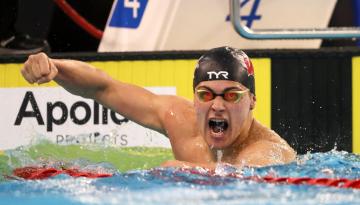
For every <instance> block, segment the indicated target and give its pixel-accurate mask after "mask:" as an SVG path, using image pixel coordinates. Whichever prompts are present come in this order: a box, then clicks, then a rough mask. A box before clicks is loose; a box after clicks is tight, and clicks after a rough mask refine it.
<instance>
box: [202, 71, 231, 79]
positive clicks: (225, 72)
mask: <svg viewBox="0 0 360 205" xmlns="http://www.w3.org/2000/svg"><path fill="white" fill-rule="evenodd" d="M207 74H208V75H209V80H212V77H213V75H215V78H216V79H219V77H220V75H221V76H222V77H223V78H225V79H228V75H229V73H228V72H227V71H219V72H216V71H209V72H207Z"/></svg>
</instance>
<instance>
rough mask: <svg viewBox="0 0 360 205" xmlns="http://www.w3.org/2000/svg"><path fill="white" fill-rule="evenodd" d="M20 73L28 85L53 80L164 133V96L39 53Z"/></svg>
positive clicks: (89, 68)
mask: <svg viewBox="0 0 360 205" xmlns="http://www.w3.org/2000/svg"><path fill="white" fill-rule="evenodd" d="M21 73H22V75H23V76H24V78H25V79H26V80H27V81H28V82H29V83H31V84H33V83H38V84H42V83H47V82H50V81H52V80H54V81H55V82H57V83H58V84H59V85H61V86H62V87H64V88H65V89H66V90H67V91H69V92H70V93H72V94H75V95H80V96H82V97H85V98H92V99H94V100H96V101H98V102H99V103H101V104H103V105H104V106H106V107H108V108H110V109H112V110H114V111H116V112H118V113H120V114H121V115H123V116H124V117H126V118H128V119H130V120H133V121H135V122H137V123H139V124H142V125H144V126H146V127H149V128H151V129H154V130H157V131H159V132H162V133H163V128H162V123H161V121H162V120H161V116H162V113H161V111H162V109H161V107H162V104H163V103H164V102H166V100H165V99H166V97H162V96H158V95H155V94H153V93H151V92H149V91H147V90H146V89H144V88H141V87H138V86H135V85H131V84H126V83H122V82H119V81H116V80H114V79H112V78H111V77H110V76H109V75H107V74H106V73H105V72H103V71H101V70H99V69H96V68H95V67H93V66H92V65H90V64H88V63H85V62H81V61H76V60H62V59H51V58H49V57H48V56H47V55H46V54H44V53H39V54H35V55H30V56H29V58H28V60H27V61H26V62H25V63H24V67H23V68H22V69H21Z"/></svg>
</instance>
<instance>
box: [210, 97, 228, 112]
mask: <svg viewBox="0 0 360 205" xmlns="http://www.w3.org/2000/svg"><path fill="white" fill-rule="evenodd" d="M211 109H212V110H213V111H215V112H223V111H224V110H225V106H224V99H223V98H222V97H221V96H217V97H215V99H214V100H213V104H212V105H211Z"/></svg>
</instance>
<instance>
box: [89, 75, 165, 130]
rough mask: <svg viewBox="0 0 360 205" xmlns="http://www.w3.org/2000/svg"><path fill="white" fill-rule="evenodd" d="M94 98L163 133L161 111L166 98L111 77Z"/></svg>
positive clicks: (125, 115) (123, 114)
mask: <svg viewBox="0 0 360 205" xmlns="http://www.w3.org/2000/svg"><path fill="white" fill-rule="evenodd" d="M106 84H107V85H106V86H105V87H104V89H102V90H100V91H99V92H98V93H97V94H96V96H95V99H96V100H97V101H98V102H99V103H101V104H103V105H104V106H106V107H108V108H110V109H112V110H113V111H115V112H117V113H119V114H121V115H122V116H124V117H126V118H128V119H129V120H132V121H134V122H136V123H139V124H141V125H143V126H145V127H148V128H151V129H154V130H156V131H159V132H161V133H163V125H162V115H163V114H162V112H163V110H164V107H166V104H167V103H168V100H167V98H166V97H163V96H160V95H156V94H154V93H152V92H150V91H148V90H146V89H145V88H142V87H139V86H136V85H132V84H127V83H123V82H119V81H116V80H113V79H111V78H109V79H108V82H107V83H106Z"/></svg>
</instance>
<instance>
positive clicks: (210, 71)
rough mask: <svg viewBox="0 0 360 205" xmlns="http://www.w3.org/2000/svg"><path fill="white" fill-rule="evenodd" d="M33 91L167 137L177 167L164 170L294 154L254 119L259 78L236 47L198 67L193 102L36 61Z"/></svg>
mask: <svg viewBox="0 0 360 205" xmlns="http://www.w3.org/2000/svg"><path fill="white" fill-rule="evenodd" d="M21 73H22V75H23V77H24V78H25V79H26V80H27V81H28V82H29V83H32V84H33V83H38V84H42V83H47V82H50V81H52V80H54V81H55V82H57V83H58V84H59V85H61V86H62V87H64V88H65V89H66V90H67V91H69V92H70V93H72V94H75V95H79V96H82V97H85V98H91V99H94V100H96V101H97V102H99V103H101V104H102V105H104V106H105V107H108V108H110V109H112V110H114V111H115V112H117V113H119V114H121V115H122V116H124V117H126V118H128V119H130V120H132V121H134V122H136V123H138V124H140V125H143V126H145V127H147V128H150V129H153V130H155V131H157V132H160V133H162V134H164V135H165V136H167V137H168V138H169V140H170V143H171V147H172V151H173V154H174V157H175V160H171V161H167V162H165V163H163V166H176V167H196V166H200V167H204V168H209V169H213V168H215V167H216V163H217V162H218V160H221V162H222V163H227V164H231V165H234V166H267V165H274V164H285V163H289V162H292V161H293V160H294V159H295V156H296V153H295V152H294V150H293V149H292V148H291V147H290V146H289V145H288V144H287V143H286V141H285V140H284V139H282V138H281V137H280V136H279V135H278V134H276V133H275V132H274V131H272V130H271V129H269V128H267V127H265V126H263V125H262V124H260V123H259V122H258V121H257V120H256V119H254V117H253V113H252V111H253V109H254V108H255V102H256V96H255V84H254V83H255V82H254V80H255V79H254V70H253V66H252V63H251V61H250V59H249V58H248V56H247V55H246V54H245V53H244V52H243V51H241V50H238V49H234V48H231V47H220V48H214V49H211V50H209V51H207V52H206V53H205V54H204V55H203V56H201V57H200V59H199V60H198V63H197V66H196V69H195V72H194V79H193V91H194V100H193V102H190V101H188V100H186V99H184V98H181V97H178V96H170V95H156V94H153V93H151V92H150V91H148V90H146V89H144V88H142V87H138V86H136V85H132V84H127V83H124V82H119V81H117V80H114V79H112V78H111V77H110V76H109V75H107V74H106V73H104V72H103V71H101V70H99V69H96V68H94V67H93V66H92V65H90V64H87V63H85V62H81V61H76V60H65V59H52V58H49V57H48V56H47V55H46V54H44V53H39V54H35V55H30V56H29V58H28V60H27V61H26V62H25V63H24V67H23V68H22V70H21Z"/></svg>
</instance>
